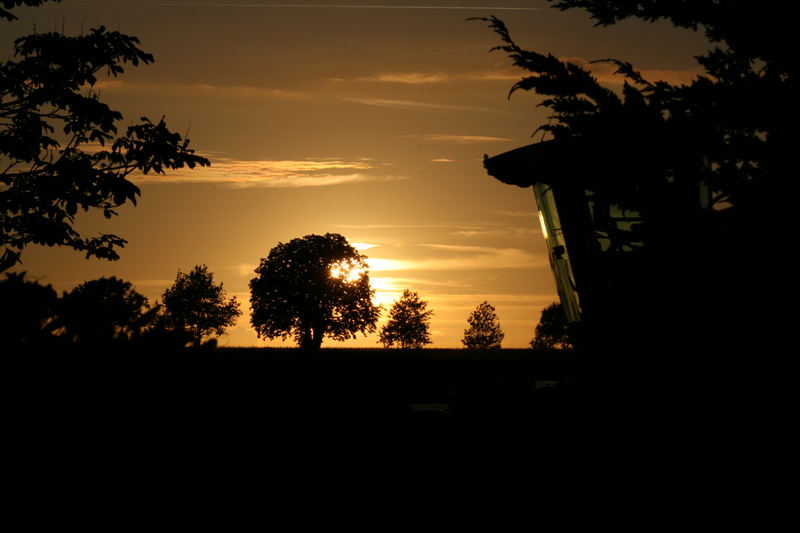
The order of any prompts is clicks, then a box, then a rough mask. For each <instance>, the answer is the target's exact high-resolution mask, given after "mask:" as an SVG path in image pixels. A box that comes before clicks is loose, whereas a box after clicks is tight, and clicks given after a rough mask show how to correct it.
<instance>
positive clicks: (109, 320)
mask: <svg viewBox="0 0 800 533" xmlns="http://www.w3.org/2000/svg"><path fill="white" fill-rule="evenodd" d="M157 312H158V306H153V307H150V306H148V301H147V298H146V297H144V296H142V295H141V294H139V293H138V292H137V291H136V290H135V289H134V288H133V285H132V284H131V283H130V282H129V281H124V280H121V279H119V278H117V277H115V276H111V277H110V278H106V277H102V278H99V279H95V280H91V281H87V282H85V283H82V284H80V285H78V286H77V287H75V288H74V289H73V290H72V291H70V292H68V293H66V292H65V293H64V295H63V296H62V297H61V300H60V302H59V309H58V321H57V324H58V326H59V328H60V329H61V336H62V337H63V338H65V339H66V340H68V341H71V342H75V343H80V344H83V345H91V346H103V345H108V344H111V343H115V342H126V341H131V340H135V339H138V338H140V337H141V336H142V334H143V333H144V332H145V331H146V330H147V329H148V328H149V327H150V326H152V324H153V321H154V320H155V318H156V315H157Z"/></svg>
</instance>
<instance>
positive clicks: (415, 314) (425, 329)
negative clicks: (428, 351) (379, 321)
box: [379, 289, 433, 349]
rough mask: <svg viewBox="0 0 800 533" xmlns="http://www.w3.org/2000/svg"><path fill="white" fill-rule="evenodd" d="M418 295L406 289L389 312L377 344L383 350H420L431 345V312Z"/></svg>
mask: <svg viewBox="0 0 800 533" xmlns="http://www.w3.org/2000/svg"><path fill="white" fill-rule="evenodd" d="M427 305H428V303H427V302H425V301H424V300H422V299H421V298H420V297H419V295H418V294H417V293H416V292H414V291H411V290H409V289H406V290H404V291H403V295H402V296H401V297H400V299H399V300H397V301H396V302H394V304H392V307H391V309H390V310H389V320H388V321H387V322H386V324H384V325H383V327H382V328H381V331H380V338H379V342H380V343H382V344H383V346H384V347H385V348H391V347H392V346H394V345H397V346H398V347H400V348H401V349H409V348H411V349H416V348H422V347H423V346H424V345H426V344H430V343H431V334H430V317H431V315H432V314H433V311H427V310H426V309H425V308H426V307H427Z"/></svg>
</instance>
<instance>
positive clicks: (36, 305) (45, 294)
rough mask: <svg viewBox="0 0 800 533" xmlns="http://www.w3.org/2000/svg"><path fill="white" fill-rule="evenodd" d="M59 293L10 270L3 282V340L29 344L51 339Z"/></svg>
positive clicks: (0, 307) (0, 310) (0, 291)
mask: <svg viewBox="0 0 800 533" xmlns="http://www.w3.org/2000/svg"><path fill="white" fill-rule="evenodd" d="M57 304H58V295H57V294H56V291H55V290H53V287H52V286H51V285H46V286H45V285H42V284H40V283H39V282H38V281H35V280H30V279H26V273H25V272H16V273H15V272H7V273H6V277H5V279H3V280H1V281H0V340H2V342H3V343H6V344H11V345H17V346H30V345H36V344H41V343H43V342H47V341H52V340H53V339H54V337H53V330H54V329H55V324H54V320H55V316H56V310H57Z"/></svg>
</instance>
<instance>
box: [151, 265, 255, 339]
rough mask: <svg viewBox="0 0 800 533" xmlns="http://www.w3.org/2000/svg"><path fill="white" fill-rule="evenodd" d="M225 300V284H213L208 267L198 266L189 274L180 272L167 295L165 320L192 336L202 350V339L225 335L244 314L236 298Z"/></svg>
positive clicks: (174, 327) (172, 326)
mask: <svg viewBox="0 0 800 533" xmlns="http://www.w3.org/2000/svg"><path fill="white" fill-rule="evenodd" d="M225 296H226V295H225V290H224V289H223V286H222V283H220V284H219V285H215V284H214V274H212V273H211V272H209V271H208V267H206V265H197V266H195V267H194V268H193V269H192V271H191V272H189V273H188V274H185V273H183V272H181V271H180V270H179V271H178V275H177V277H176V278H175V283H174V284H173V285H172V287H170V288H168V289H167V290H166V291H165V292H164V296H163V300H164V309H165V312H164V315H163V317H162V320H164V322H166V324H168V325H169V326H170V327H171V328H173V329H176V330H183V331H186V332H187V333H189V335H190V337H191V339H192V344H193V345H194V346H200V343H201V341H202V340H203V337H205V336H206V335H210V334H211V333H216V334H217V335H222V334H223V333H225V329H226V328H228V327H230V326H232V325H233V324H235V323H236V319H237V318H238V317H239V315H241V314H242V312H241V311H240V310H239V302H238V301H237V300H236V297H233V298H231V299H230V300H226V299H225Z"/></svg>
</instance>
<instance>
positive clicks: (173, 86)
mask: <svg viewBox="0 0 800 533" xmlns="http://www.w3.org/2000/svg"><path fill="white" fill-rule="evenodd" d="M93 89H95V90H105V91H129V92H138V93H150V92H156V93H158V94H161V95H163V94H164V93H170V94H177V95H180V96H183V97H186V96H203V97H211V98H222V99H226V100H229V99H231V98H239V99H241V98H247V99H256V100H305V99H308V98H310V95H309V93H305V92H300V91H289V90H286V89H277V88H270V87H252V86H246V85H213V84H209V83H159V84H155V83H141V82H133V83H131V82H127V81H122V80H101V81H99V82H97V83H96V84H95V85H94V86H93Z"/></svg>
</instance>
